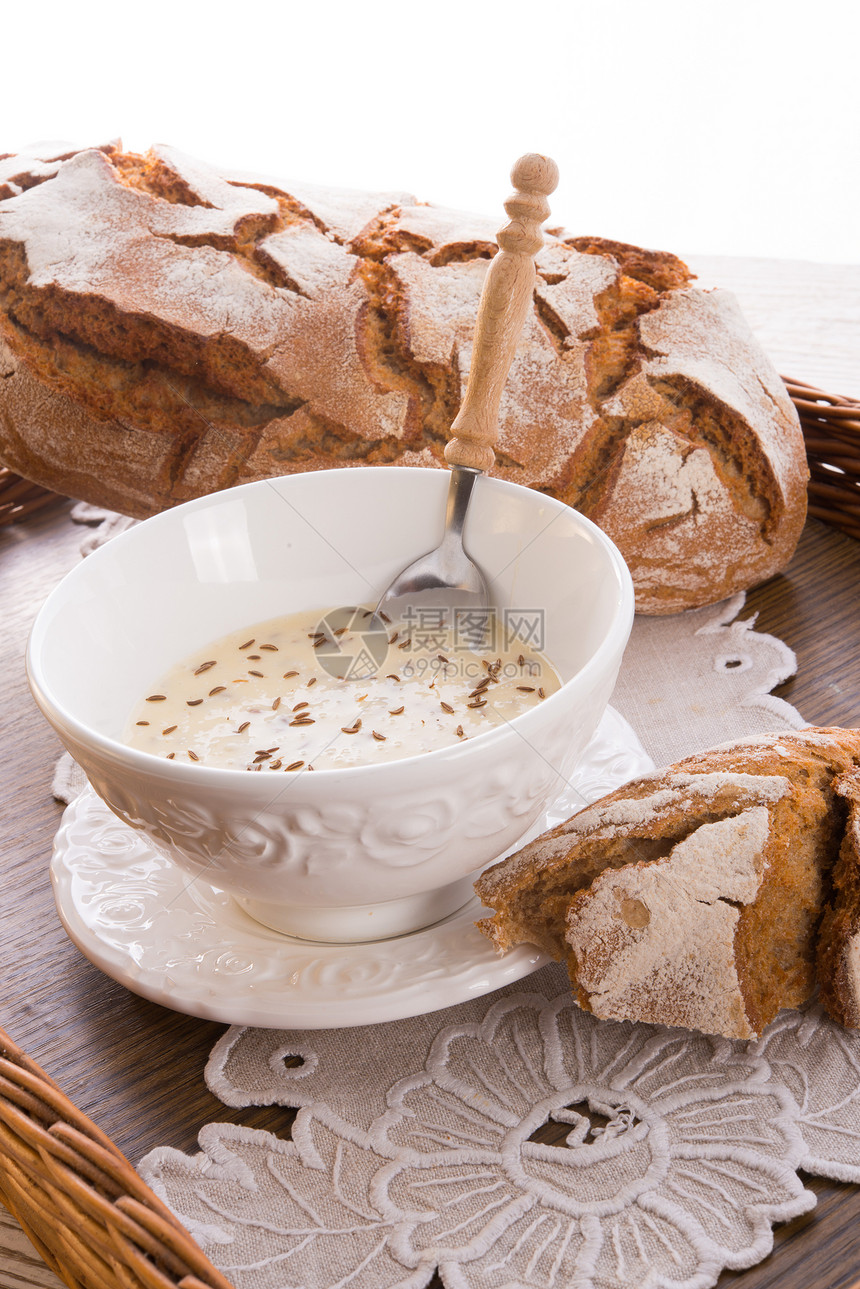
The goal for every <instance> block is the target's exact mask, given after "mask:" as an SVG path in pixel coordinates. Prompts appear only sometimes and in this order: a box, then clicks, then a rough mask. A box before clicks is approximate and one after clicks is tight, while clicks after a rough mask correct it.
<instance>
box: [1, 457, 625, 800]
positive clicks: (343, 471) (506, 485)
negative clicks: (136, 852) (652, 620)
mask: <svg viewBox="0 0 860 1289" xmlns="http://www.w3.org/2000/svg"><path fill="white" fill-rule="evenodd" d="M404 473H408V474H410V475H421V476H425V475H428V474H435V473H436V471H431V470H428V469H427V468H426V467H419V466H363V467H361V469H360V470H358V469H356V468H355V467H353V468H348V467H347V468H338V469H335V470H308V471H302V472H301V473H296V474H289V475H275V476H272V477H271V478H266V479H254V480H250V481H249V482H247V483H244V484H238V485H236V486H235V487H232V488H225V489H221V490H219V491H217V492H212V493H206V494H204V495H203V496H202V497H194V498H192V499H191V500H190V501H186V502H182V503H181V504H180V505H177V506H173V507H170V508H169V509H167V510H164V511H160V512H159V513H158V514H155V515H151V516H149V517H148V518H147V519H144V520H142V521H141V522H140V523H139V524H136V525H134V526H133V527H132V528H129V529H126V530H125V531H124V532H122V533H119V534H117V535H116V536H115V537H113V538H111V540H110V542H108V543H105V545H104V546H102V547H99V548H97V549H96V550H94V551H93V552H92V553H91V554H89V555H88V556H87V557H86V562H85V563H84V562H82V563H81V564H78V565H76V567H75V568H73V569H71V570H70V571H69V572H68V573H67V574H66V575H65V576H64V577H63V578H62V580H61V581H60V582H59V583H58V584H57V586H55V587H54V588H53V590H52V591H51V592H50V593H49V594H48V596H47V597H46V598H45V600H44V601H43V603H42V604H41V606H40V608H39V611H38V613H37V614H36V617H35V619H34V621H33V624H32V626H31V628H30V631H29V634H28V638H27V646H26V650H25V657H24V662H25V670H26V675H27V681H28V684H29V686H30V691H31V693H32V695H33V698H34V700H35V702H36V704H37V706H38V707H39V709H40V711H41V712H42V714H43V715H44V716H45V718H46V719H47V720H48V721H49V723H50V724H52V725H54V726H60V727H62V728H63V729H64V730H65V731H66V732H67V733H68V734H69V735H70V736H71V737H72V739H73V740H74V741H75V742H77V743H81V744H84V745H85V746H92V748H93V750H94V752H98V754H99V756H100V757H101V758H107V759H109V760H113V761H115V760H121V761H122V762H123V763H124V765H125V768H126V770H130V771H132V772H140V773H146V774H147V775H148V776H150V777H151V776H153V775H155V776H156V777H157V778H165V779H166V778H170V779H175V778H176V776H177V775H178V776H179V778H178V782H185V783H187V784H188V785H189V786H190V785H192V784H194V783H199V785H200V786H201V787H209V788H213V787H217V786H219V785H220V786H222V787H224V788H227V787H228V786H230V787H236V786H238V784H239V783H243V784H245V785H246V787H245V789H244V790H245V791H247V790H248V789H249V788H250V789H255V788H258V787H259V788H262V786H263V785H264V784H270V783H271V784H272V786H274V784H276V783H277V784H280V785H282V786H283V785H285V784H290V783H294V782H295V781H296V779H297V777H298V776H299V775H302V774H305V771H306V768H307V767H303V768H302V769H300V770H294V771H292V772H291V773H286V772H285V773H283V774H279V775H276V776H274V775H273V776H267V775H260V776H259V777H258V776H256V775H251V776H250V778H249V775H248V772H247V771H246V770H244V769H242V770H237V769H231V768H229V767H225V766H216V765H204V764H194V763H193V762H189V764H187V765H186V764H185V763H184V762H183V761H170V762H168V761H167V760H166V759H165V758H163V757H158V756H155V755H154V754H153V753H151V752H144V751H142V750H140V749H138V748H133V747H131V746H129V745H128V744H127V743H124V742H122V741H121V740H119V739H115V738H111V737H110V736H108V735H106V734H102V733H101V732H100V731H98V730H96V729H94V728H93V727H92V726H90V725H88V724H85V723H84V722H82V721H80V720H79V719H78V718H77V717H75V716H74V715H73V714H71V713H69V712H67V710H66V709H65V707H64V706H63V705H62V704H61V703H60V702H59V700H58V699H57V698H56V696H55V695H54V694H53V693H52V691H51V687H50V685H49V684H47V683H46V678H45V677H44V676H43V675H42V673H41V666H40V664H39V662H38V659H37V656H36V650H37V647H38V646H39V644H40V642H41V641H42V640H43V639H44V638H45V633H46V626H45V624H46V620H47V617H48V614H49V610H50V606H51V604H52V602H53V601H54V600H55V599H56V598H58V597H59V596H60V595H61V594H65V591H64V588H66V587H67V584H68V583H69V582H70V581H72V580H76V579H77V578H78V577H83V576H86V573H85V572H83V570H84V569H85V568H86V567H87V565H88V566H89V567H92V566H93V565H92V561H95V562H96V563H98V562H99V561H100V559H102V558H109V553H110V552H111V551H115V550H116V549H117V543H128V542H134V541H139V540H140V537H139V534H140V532H141V531H142V530H143V529H144V528H145V527H149V528H150V531H151V527H150V526H153V525H158V526H161V525H163V524H166V523H168V522H170V521H171V520H173V519H174V518H175V516H176V515H177V514H183V513H188V512H189V511H191V510H194V509H205V508H206V507H207V506H211V505H213V504H215V503H217V501H219V500H223V499H224V498H225V497H226V496H227V495H229V494H235V493H243V494H246V495H247V493H248V492H252V491H258V490H260V489H262V488H266V487H270V486H272V485H273V484H284V483H286V484H287V486H294V484H295V485H296V486H301V483H300V481H301V480H303V479H308V478H310V477H318V476H321V475H338V476H341V477H342V476H347V475H348V476H353V477H354V476H356V475H363V476H367V475H369V474H374V475H377V476H380V477H393V476H395V475H397V474H400V475H402V474H404ZM484 477H485V478H486V479H487V480H488V481H489V482H490V483H491V484H492V486H493V487H496V488H501V489H502V490H504V491H509V490H513V491H515V492H521V493H527V494H529V496H530V497H531V498H534V499H535V500H536V501H539V502H541V503H543V504H546V505H548V506H549V507H550V508H551V509H552V510H554V511H555V513H556V515H559V514H562V513H564V512H570V514H571V515H572V516H573V517H574V519H575V521H576V522H577V523H579V524H580V525H582V526H583V527H584V529H585V531H586V532H587V533H589V534H590V535H591V536H592V537H593V538H595V539H596V541H597V544H598V546H600V548H601V549H602V551H603V553H604V554H605V555H606V556H607V557H608V560H609V564H610V568H611V569H612V571H613V572H614V574H615V577H616V585H617V590H618V594H617V596H616V602H615V605H614V609H613V613H612V618H611V620H610V623H609V625H608V627H607V629H606V633H605V635H604V638H603V640H602V641H601V643H600V645H599V646H598V648H597V649H596V650H595V652H594V653H592V655H591V657H590V658H589V659H588V660H587V662H585V663H584V664H583V666H582V667H580V669H579V670H578V671H577V672H575V673H574V674H573V675H572V676H571V677H570V679H569V680H566V681H564V682H563V683H562V685H561V686H560V688H559V689H557V690H556V691H555V692H554V693H552V694H550V695H549V696H548V697H547V698H546V699H544V701H543V702H542V703H541V704H540V705H539V706H538V707H534V708H530V709H529V710H527V711H525V712H521V713H520V714H519V715H518V716H516V717H514V718H513V720H510V721H503V722H502V723H501V724H500V725H494V726H493V727H492V728H491V729H488V730H483V731H481V733H480V734H477V735H473V736H472V737H470V738H469V740H468V741H467V742H465V743H457V744H452V745H451V746H450V747H440V748H433V749H431V750H429V751H426V752H415V753H413V754H412V755H410V756H404V757H398V758H396V759H394V760H390V761H377V762H369V763H366V764H363V765H349V766H331V767H327V768H326V767H320V769H319V770H315V771H314V778H313V780H310V782H320V783H325V784H326V785H327V786H329V787H330V786H331V785H332V784H333V783H334V782H335V781H336V777H337V776H341V775H349V782H350V783H353V784H354V783H355V782H356V779H357V777H358V776H359V775H360V776H362V777H365V778H369V777H370V776H372V775H377V776H378V775H380V774H385V775H387V776H389V777H390V776H391V775H392V774H401V773H409V772H410V770H409V767H411V766H412V765H413V764H415V763H420V764H421V765H422V766H426V767H427V768H428V771H429V770H430V767H431V766H437V765H442V764H444V762H445V761H446V760H448V761H451V762H452V763H454V762H457V761H461V760H462V759H463V758H464V757H472V756H474V755H475V753H474V750H473V749H474V747H475V745H476V744H478V745H479V746H481V747H483V748H486V749H488V750H489V748H490V746H491V744H492V743H496V744H498V743H501V742H502V741H503V740H505V741H507V740H509V739H511V738H513V737H515V736H521V731H523V730H528V728H529V727H530V726H532V725H541V724H543V720H542V719H541V717H542V714H543V713H545V712H548V711H550V710H554V709H556V708H557V707H558V706H559V704H560V703H561V702H562V701H565V700H566V698H567V691H569V689H570V687H571V686H574V685H575V686H577V687H581V686H583V685H585V684H587V682H588V679H589V677H590V675H591V673H593V672H594V671H595V670H597V669H598V667H599V666H600V665H602V663H603V662H604V660H605V656H606V654H607V652H609V651H610V649H612V650H614V649H618V648H619V642H620V655H621V656H620V657H619V664H620V661H621V657H623V654H624V649H625V648H626V645H627V641H628V638H629V635H630V630H631V628H632V625H633V616H634V612H635V596H634V588H633V580H632V577H631V575H630V570H629V569H628V567H627V564H626V562H625V561H624V558H623V556H622V555H621V552H620V551H619V550H618V547H617V546H616V545H615V543H614V542H613V541H612V539H611V538H610V537H609V536H608V535H607V534H606V533H605V532H604V531H603V530H602V529H601V528H599V527H598V526H597V525H596V524H595V523H594V522H593V520H591V519H588V518H587V516H585V515H583V514H582V513H581V512H580V511H578V510H576V509H575V508H574V507H573V506H569V505H567V503H566V502H563V501H559V500H558V498H556V497H551V496H548V495H547V494H546V493H543V492H538V491H537V490H536V489H533V488H527V487H525V486H524V485H522V484H518V483H513V482H512V481H510V480H507V479H497V478H495V477H494V476H492V475H487V476H484ZM550 522H552V520H551V521H550ZM321 607H322V608H325V607H326V606H321ZM616 633H618V634H617V637H616ZM613 640H614V643H612V644H611V645H610V641H613ZM549 661H550V662H551V661H552V660H551V659H550V660H549ZM49 713H50V714H49ZM525 741H526V742H529V740H528V739H525ZM530 745H531V744H530ZM332 776H335V778H333V777H332Z"/></svg>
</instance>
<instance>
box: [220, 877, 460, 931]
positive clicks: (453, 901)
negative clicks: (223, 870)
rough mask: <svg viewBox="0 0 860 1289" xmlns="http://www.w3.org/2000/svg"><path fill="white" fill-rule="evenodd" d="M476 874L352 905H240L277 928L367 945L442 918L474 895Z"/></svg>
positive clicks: (243, 900)
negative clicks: (432, 887)
mask: <svg viewBox="0 0 860 1289" xmlns="http://www.w3.org/2000/svg"><path fill="white" fill-rule="evenodd" d="M474 893H475V892H474V889H473V886H472V878H471V877H467V878H463V879H462V880H461V881H458V882H452V883H451V885H450V886H442V887H440V888H439V889H438V890H435V891H423V892H422V893H421V894H420V895H407V896H405V897H403V898H402V899H399V900H386V901H384V902H383V903H381V904H352V905H348V906H345V907H343V908H331V907H330V906H329V907H323V906H319V905H309V904H272V903H270V902H269V901H268V900H255V899H251V898H250V897H248V896H235V897H234V898H235V900H236V903H237V904H238V905H239V906H240V908H242V909H244V910H245V912H246V913H248V914H249V915H250V916H251V917H252V918H254V919H255V920H256V921H257V922H262V923H263V925H264V926H267V927H269V928H270V930H272V931H280V932H282V933H283V934H284V935H289V936H294V937H296V938H297V939H300V940H316V941H317V942H322V943H324V944H363V943H366V942H368V941H372V940H388V939H390V938H391V937H392V936H399V935H408V934H409V933H410V932H411V931H420V930H421V929H422V928H423V927H427V926H432V925H433V924H434V923H435V922H441V920H442V919H443V918H446V917H448V916H449V915H450V914H451V913H456V911H457V909H460V908H462V907H463V905H464V904H466V903H467V902H468V901H469V900H470V899H471V898H472V897H473V895H474Z"/></svg>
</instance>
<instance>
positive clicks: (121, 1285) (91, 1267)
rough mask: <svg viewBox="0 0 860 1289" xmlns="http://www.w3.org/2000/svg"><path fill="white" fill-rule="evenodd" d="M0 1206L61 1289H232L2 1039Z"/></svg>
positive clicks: (97, 1136) (111, 1149) (1, 1036)
mask: <svg viewBox="0 0 860 1289" xmlns="http://www.w3.org/2000/svg"><path fill="white" fill-rule="evenodd" d="M0 1200H2V1202H3V1204H5V1206H6V1208H8V1209H9V1212H10V1213H12V1214H13V1215H14V1216H15V1217H16V1218H17V1219H18V1221H19V1222H20V1223H21V1226H22V1227H23V1228H24V1230H25V1231H26V1232H27V1234H28V1235H29V1237H30V1239H31V1240H32V1242H33V1244H34V1245H35V1247H36V1249H37V1251H38V1253H39V1254H40V1255H41V1257H42V1258H43V1259H44V1260H45V1262H46V1263H47V1264H48V1266H49V1267H50V1268H51V1269H52V1270H53V1271H54V1272H56V1274H57V1275H58V1276H60V1278H61V1279H62V1280H64V1281H65V1283H66V1284H67V1285H69V1286H70V1289H231V1286H230V1282H229V1281H228V1280H226V1279H225V1278H224V1276H222V1275H221V1273H220V1272H219V1271H216V1269H215V1268H214V1267H213V1266H212V1264H211V1263H210V1262H209V1260H208V1258H206V1257H205V1256H204V1255H203V1254H202V1253H201V1252H200V1249H199V1248H198V1247H197V1245H196V1244H195V1243H194V1241H193V1240H192V1239H191V1236H190V1235H189V1234H188V1232H187V1231H186V1230H185V1228H184V1227H183V1226H182V1225H181V1223H180V1222H178V1221H177V1220H176V1218H175V1217H174V1216H173V1214H172V1213H170V1211H169V1210H168V1209H167V1208H166V1207H165V1206H164V1205H163V1204H162V1203H161V1201H160V1200H159V1199H157V1198H156V1196H155V1195H153V1194H152V1192H151V1191H150V1190H149V1188H148V1187H147V1186H145V1185H144V1183H143V1182H142V1181H141V1180H140V1178H139V1177H138V1175H137V1173H136V1172H135V1171H134V1169H133V1168H132V1166H131V1164H130V1163H129V1162H128V1160H127V1159H126V1158H125V1157H124V1156H123V1155H122V1154H120V1152H119V1151H118V1150H117V1148H116V1146H115V1145H114V1144H113V1142H112V1141H111V1140H110V1139H109V1138H108V1137H106V1136H105V1135H104V1133H102V1132H100V1131H99V1130H98V1128H96V1126H95V1125H94V1124H93V1123H91V1121H90V1120H89V1119H88V1118H87V1117H86V1115H84V1114H82V1113H81V1112H80V1111H79V1110H78V1109H76V1107H75V1106H74V1105H73V1104H72V1102H71V1101H69V1099H68V1097H66V1096H64V1095H63V1093H62V1092H61V1091H60V1089H59V1088H58V1087H57V1085H56V1084H55V1083H54V1082H53V1081H52V1080H51V1079H49V1078H48V1076H47V1075H46V1074H45V1073H44V1071H42V1070H41V1069H40V1068H39V1066H38V1065H36V1064H35V1062H33V1061H31V1060H30V1058H29V1057H28V1056H26V1055H25V1053H24V1052H22V1051H21V1049H20V1048H19V1047H17V1046H16V1045H15V1044H14V1043H13V1042H12V1040H11V1039H10V1038H9V1037H8V1035H7V1034H5V1033H4V1032H3V1031H2V1030H0Z"/></svg>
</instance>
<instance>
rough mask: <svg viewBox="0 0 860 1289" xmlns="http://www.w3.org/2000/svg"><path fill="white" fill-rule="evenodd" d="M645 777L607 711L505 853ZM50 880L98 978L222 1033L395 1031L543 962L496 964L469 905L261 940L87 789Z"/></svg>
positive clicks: (259, 932) (228, 903) (631, 742)
mask: <svg viewBox="0 0 860 1289" xmlns="http://www.w3.org/2000/svg"><path fill="white" fill-rule="evenodd" d="M651 769H653V764H652V762H651V760H650V759H649V757H648V756H647V755H646V753H645V752H644V750H643V749H642V746H641V744H640V743H639V740H638V738H637V737H636V735H635V733H634V732H633V730H632V729H631V727H630V726H629V725H628V724H627V722H626V721H625V720H624V719H623V718H622V717H621V716H619V715H618V713H617V712H615V711H614V710H612V709H611V708H609V709H607V712H606V715H605V716H604V718H603V720H602V721H601V723H600V727H599V728H598V731H597V733H596V734H595V736H594V738H593V739H592V741H591V743H590V744H589V747H588V749H587V751H586V754H585V757H584V759H583V761H582V763H581V765H580V767H579V769H578V770H577V771H576V773H575V775H574V777H573V780H572V782H571V785H570V787H569V788H568V789H567V790H566V792H565V794H564V796H563V797H562V798H560V799H559V800H558V801H556V802H555V803H554V805H553V806H552V808H551V809H550V810H549V811H548V812H547V813H546V814H544V815H543V816H542V817H541V818H540V819H539V820H538V822H537V823H536V824H535V825H534V827H533V828H532V829H531V830H530V832H529V833H528V835H527V837H526V838H524V839H522V840H521V841H520V842H518V843H517V846H515V847H513V848H512V849H514V850H516V849H518V848H519V847H520V846H521V845H522V844H523V841H525V840H528V839H529V838H530V837H536V836H538V835H539V834H540V833H541V832H543V831H545V829H547V828H549V827H552V826H554V825H555V824H556V823H559V822H561V820H563V819H567V818H568V817H569V816H570V815H571V814H573V813H574V812H575V811H576V810H579V809H581V808H582V806H583V805H584V804H585V803H586V802H588V801H594V800H596V799H597V798H598V797H600V796H603V795H604V794H605V793H606V792H609V791H611V790H612V789H613V788H615V787H618V786H619V785H620V784H622V783H625V782H626V781H627V780H628V779H631V778H633V777H634V776H636V775H638V774H644V773H647V772H648V771H649V770H651ZM51 877H52V880H53V883H54V897H55V899H56V902H57V909H58V911H59V914H60V919H61V921H62V923H63V926H64V927H65V930H66V932H67V934H68V936H69V938H70V939H71V940H72V941H73V943H74V944H76V945H77V947H78V948H79V949H80V950H81V952H82V953H83V954H84V955H85V956H86V957H87V958H89V959H90V961H91V962H93V963H95V965H96V966H97V967H100V968H101V970H102V971H104V972H106V973H107V975H109V976H112V977H113V979H114V980H118V981H119V982H120V983H121V984H123V985H125V986H127V988H129V989H131V990H133V991H134V992H135V993H137V994H141V995H142V996H143V997H144V998H149V999H150V1000H151V1001H153V1002H156V1003H160V1004H161V1005H162V1006H164V1007H172V1008H173V1009H174V1010H175V1011H181V1012H186V1013H188V1014H189V1015H191V1016H200V1017H203V1018H205V1019H208V1020H217V1021H223V1022H225V1023H227V1024H231V1025H254V1026H260V1027H263V1028H270V1029H333V1028H339V1027H346V1026H351V1025H368V1024H376V1023H377V1022H380V1021H388V1020H400V1019H402V1018H403V1017H406V1016H416V1015H418V1014H420V1013H422V1012H431V1011H436V1010H438V1009H439V1008H442V1007H450V1006H453V1005H454V1004H455V1003H459V1002H464V1001H465V1000H466V999H468V998H473V997H477V996H479V995H481V994H486V993H490V992H492V990H494V989H500V988H501V987H502V986H503V985H506V984H509V983H511V982H513V981H516V980H520V979H521V978H522V977H523V976H527V975H529V974H530V973H531V972H532V971H536V970H537V968H538V967H541V966H543V965H544V964H545V963H546V962H547V961H548V958H547V957H546V955H545V954H544V953H542V952H541V951H540V950H539V949H536V948H534V947H533V946H531V945H521V946H519V947H518V948H516V949H512V950H511V951H510V952H509V953H507V954H505V956H504V957H499V956H498V955H497V954H496V952H495V950H494V949H493V947H492V945H491V944H490V942H489V940H487V939H486V938H485V937H484V936H483V935H481V933H480V932H479V931H478V930H476V928H475V926H474V925H473V924H474V922H475V920H476V918H478V917H480V916H481V915H482V910H481V905H480V903H479V901H478V899H477V898H474V899H472V900H471V901H470V902H469V903H468V904H467V905H465V907H463V908H462V909H459V910H458V911H457V912H456V913H453V914H451V916H450V917H447V918H445V919H444V920H443V921H442V922H438V923H436V924H435V925H434V926H431V927H427V928H425V929H423V930H421V931H415V932H413V933H412V934H410V935H405V936H399V937H396V938H394V939H391V940H377V941H374V942H373V943H368V944H350V945H339V944H316V943H310V942H308V941H306V940H297V939H293V938H291V937H289V936H285V935H282V934H280V933H278V932H276V931H270V930H268V929H267V928H266V927H264V926H263V925H262V924H261V923H259V922H256V921H254V920H253V919H252V918H250V917H249V916H248V915H247V914H246V913H244V912H243V911H242V909H240V908H239V906H238V905H237V904H236V903H235V902H234V901H233V899H232V898H231V897H230V896H229V895H227V894H226V893H225V892H224V891H221V890H218V889H217V888H215V887H212V886H209V885H208V884H207V883H205V882H204V881H202V880H201V879H197V880H193V879H192V878H190V877H189V876H188V875H187V874H186V873H185V872H184V870H182V869H180V868H179V867H178V866H177V865H175V864H174V863H172V862H171V861H170V860H169V859H166V858H164V856H162V855H160V854H158V853H157V852H156V851H154V850H152V849H151V848H150V846H149V845H148V843H147V842H146V840H145V838H143V837H142V835H141V834H140V833H138V832H135V831H134V830H133V829H132V828H129V827H128V826H127V825H126V824H123V823H121V822H120V821H119V819H117V818H116V816H115V815H114V814H112V813H111V811H110V810H109V809H108V807H107V806H106V805H105V804H104V803H103V802H102V801H101V800H100V798H99V797H97V796H96V795H95V793H94V792H93V790H92V789H91V788H87V789H86V790H85V791H84V792H82V793H81V795H80V796H79V797H77V798H76V800H75V801H73V802H72V803H71V805H70V806H68V807H67V809H66V811H65V814H64V815H63V823H62V826H61V827H60V830H59V832H58V833H57V837H56V839H55V842H54V858H53V861H52V863H51Z"/></svg>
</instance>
